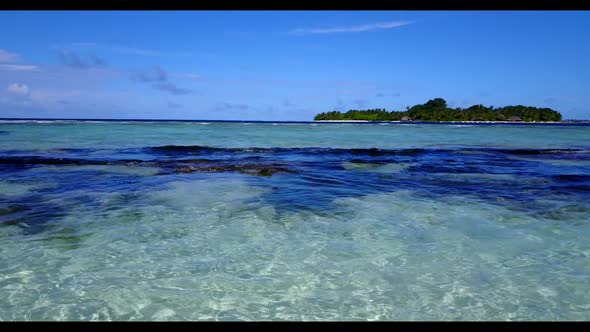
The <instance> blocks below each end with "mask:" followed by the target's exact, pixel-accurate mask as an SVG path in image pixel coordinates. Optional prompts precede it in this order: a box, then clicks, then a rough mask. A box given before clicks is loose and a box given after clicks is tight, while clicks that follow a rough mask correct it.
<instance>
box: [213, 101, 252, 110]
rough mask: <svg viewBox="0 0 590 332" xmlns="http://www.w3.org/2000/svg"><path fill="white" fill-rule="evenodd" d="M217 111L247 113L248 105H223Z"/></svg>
mask: <svg viewBox="0 0 590 332" xmlns="http://www.w3.org/2000/svg"><path fill="white" fill-rule="evenodd" d="M216 109H217V110H240V111H245V110H247V109H248V105H246V104H234V103H227V102H225V103H221V105H219V106H218V107H217V108H216Z"/></svg>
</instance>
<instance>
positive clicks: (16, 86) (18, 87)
mask: <svg viewBox="0 0 590 332" xmlns="http://www.w3.org/2000/svg"><path fill="white" fill-rule="evenodd" d="M6 90H7V91H8V92H10V93H13V94H16V95H22V96H26V95H28V94H29V87H28V86H27V85H26V84H22V83H12V84H10V85H9V86H8V88H7V89H6Z"/></svg>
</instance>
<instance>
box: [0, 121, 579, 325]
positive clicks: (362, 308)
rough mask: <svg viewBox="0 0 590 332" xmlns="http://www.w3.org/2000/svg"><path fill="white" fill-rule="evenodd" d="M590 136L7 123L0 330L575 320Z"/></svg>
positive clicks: (511, 130)
mask: <svg viewBox="0 0 590 332" xmlns="http://www.w3.org/2000/svg"><path fill="white" fill-rule="evenodd" d="M589 238H590V126H541V125H437V124H322V123H307V124H305V123H301V124H295V123H289V124H287V123H216V122H131V121H128V122H101V121H88V122H79V121H2V122H0V319H1V320H9V321H10V320H297V321H298V320H588V319H590V282H589V280H590V241H589V240H588V239H589Z"/></svg>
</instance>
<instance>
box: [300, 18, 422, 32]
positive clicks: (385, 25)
mask: <svg viewBox="0 0 590 332" xmlns="http://www.w3.org/2000/svg"><path fill="white" fill-rule="evenodd" d="M411 23H413V22H412V21H391V22H382V23H370V24H363V25H353V26H341V27H331V28H299V29H295V30H291V33H292V34H297V35H303V34H328V33H344V32H364V31H371V30H383V29H392V28H397V27H401V26H404V25H408V24H411Z"/></svg>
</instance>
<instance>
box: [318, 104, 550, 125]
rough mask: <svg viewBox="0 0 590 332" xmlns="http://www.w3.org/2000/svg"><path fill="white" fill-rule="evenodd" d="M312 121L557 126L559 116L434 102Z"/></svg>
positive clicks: (326, 114) (545, 111) (327, 114)
mask: <svg viewBox="0 0 590 332" xmlns="http://www.w3.org/2000/svg"><path fill="white" fill-rule="evenodd" d="M314 121H425V122H447V121H448V122H466V121H469V122H471V121H473V122H480V121H481V122H491V121H493V122H559V121H561V113H559V112H557V111H555V110H553V109H551V108H538V107H532V106H522V105H517V106H504V107H499V108H494V107H493V106H490V107H485V106H483V105H473V106H471V107H469V108H465V109H463V108H460V107H457V108H450V107H448V106H447V102H446V100H444V99H442V98H434V99H431V100H429V101H428V102H426V103H425V104H419V105H414V106H412V107H407V108H406V111H391V112H388V111H387V110H385V109H381V108H376V109H369V110H349V111H348V112H346V113H341V112H338V111H332V112H324V113H320V114H318V115H316V116H315V117H314Z"/></svg>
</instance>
